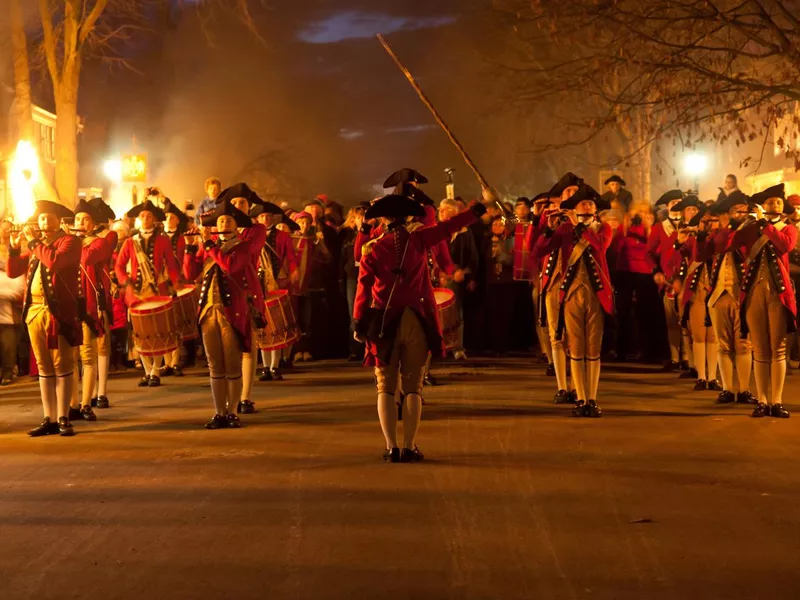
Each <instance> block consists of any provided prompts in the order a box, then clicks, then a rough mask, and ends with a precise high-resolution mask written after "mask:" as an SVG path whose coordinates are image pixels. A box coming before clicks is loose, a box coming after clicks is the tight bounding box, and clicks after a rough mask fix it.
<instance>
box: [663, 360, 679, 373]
mask: <svg viewBox="0 0 800 600" xmlns="http://www.w3.org/2000/svg"><path fill="white" fill-rule="evenodd" d="M680 368H681V366H680V365H679V364H678V363H676V362H675V361H674V360H668V361H667V362H665V363H664V371H666V372H667V373H673V372H675V371H678V370H680Z"/></svg>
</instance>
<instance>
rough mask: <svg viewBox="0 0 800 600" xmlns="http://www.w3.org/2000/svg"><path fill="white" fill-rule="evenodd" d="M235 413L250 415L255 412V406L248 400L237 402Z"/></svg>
mask: <svg viewBox="0 0 800 600" xmlns="http://www.w3.org/2000/svg"><path fill="white" fill-rule="evenodd" d="M237 411H238V412H239V414H242V415H252V414H253V413H254V412H256V405H255V403H254V402H251V401H250V400H242V401H241V402H239V406H238V407H237Z"/></svg>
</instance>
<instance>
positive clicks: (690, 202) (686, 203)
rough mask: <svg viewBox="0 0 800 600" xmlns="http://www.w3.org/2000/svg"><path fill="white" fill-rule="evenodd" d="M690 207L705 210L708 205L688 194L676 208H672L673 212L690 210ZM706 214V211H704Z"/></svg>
mask: <svg viewBox="0 0 800 600" xmlns="http://www.w3.org/2000/svg"><path fill="white" fill-rule="evenodd" d="M690 206H696V207H697V208H700V207H703V208H705V207H706V205H705V204H704V203H703V202H700V198H698V197H697V196H695V195H694V194H688V195H687V196H685V197H684V198H683V200H681V201H680V202H678V203H677V204H676V205H675V206H673V207H672V210H676V211H677V210H683V209H684V208H688V207H690ZM704 212H705V211H704Z"/></svg>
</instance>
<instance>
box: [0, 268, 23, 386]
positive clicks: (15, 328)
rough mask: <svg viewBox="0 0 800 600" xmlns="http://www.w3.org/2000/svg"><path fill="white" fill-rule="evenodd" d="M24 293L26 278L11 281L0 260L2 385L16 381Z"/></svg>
mask: <svg viewBox="0 0 800 600" xmlns="http://www.w3.org/2000/svg"><path fill="white" fill-rule="evenodd" d="M3 256H5V254H3ZM24 293H25V278H24V277H17V278H16V279H11V278H10V277H9V276H8V275H7V274H6V261H5V259H4V258H0V366H1V367H2V370H1V371H0V385H9V384H10V383H11V382H12V381H13V380H14V376H15V373H14V369H15V367H16V366H17V356H18V354H17V349H18V344H19V331H20V328H21V323H22V297H23V295H24Z"/></svg>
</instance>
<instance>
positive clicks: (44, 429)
mask: <svg viewBox="0 0 800 600" xmlns="http://www.w3.org/2000/svg"><path fill="white" fill-rule="evenodd" d="M55 433H58V423H53V422H52V421H51V420H50V417H45V418H44V419H43V420H42V422H41V423H40V424H39V426H38V427H36V428H35V429H31V430H30V431H29V432H28V435H29V436H31V437H41V436H43V435H53V434H55Z"/></svg>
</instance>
